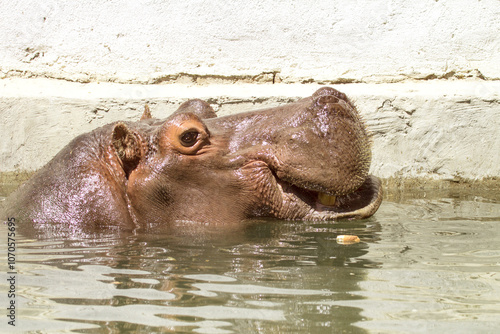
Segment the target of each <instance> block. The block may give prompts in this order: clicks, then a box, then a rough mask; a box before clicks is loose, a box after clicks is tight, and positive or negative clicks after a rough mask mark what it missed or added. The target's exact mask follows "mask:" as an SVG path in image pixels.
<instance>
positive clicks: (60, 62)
mask: <svg viewBox="0 0 500 334" xmlns="http://www.w3.org/2000/svg"><path fill="white" fill-rule="evenodd" d="M0 27H1V31H2V34H1V36H0V75H1V76H3V77H9V76H33V75H34V76H46V77H53V78H63V79H67V80H75V81H89V80H101V81H115V82H125V83H129V82H140V83H155V82H164V81H168V82H172V81H173V82H179V81H180V82H185V81H193V80H194V81H197V80H201V81H202V82H203V81H204V80H205V81H206V79H209V82H210V81H212V80H225V81H228V82H234V81H238V80H243V81H256V82H272V81H273V80H274V81H276V79H277V80H280V81H284V82H310V81H314V82H316V81H321V82H324V83H339V82H387V81H400V80H404V79H406V78H417V79H429V78H449V77H460V78H461V77H470V76H474V77H482V78H487V79H498V78H500V41H499V39H498V31H499V30H500V4H499V2H498V0H482V1H471V0H440V1H436V0H422V1H410V0H371V1H340V0H333V1H275V0H273V1H271V0H256V1H244V2H243V1H233V2H226V1H201V0H192V1H145V0H138V1H124V0H107V1H95V2H81V1H55V0H48V1H35V0H22V1H11V2H9V1H2V2H0Z"/></svg>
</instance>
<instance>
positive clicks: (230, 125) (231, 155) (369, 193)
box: [112, 88, 382, 226]
mask: <svg viewBox="0 0 500 334" xmlns="http://www.w3.org/2000/svg"><path fill="white" fill-rule="evenodd" d="M140 123H142V125H141V127H140V128H139V127H134V126H132V125H130V124H129V125H126V124H125V123H118V124H116V125H115V126H114V129H113V132H112V146H113V147H114V149H115V152H116V156H117V157H118V158H119V162H120V166H121V168H123V171H124V175H125V177H126V179H127V181H126V198H127V201H128V208H129V210H130V214H131V216H132V217H133V220H134V221H135V222H136V223H143V222H145V223H147V224H152V225H153V226H156V225H158V224H165V223H169V222H179V221H180V222H199V223H204V224H215V225H218V224H228V223H230V222H237V221H241V220H243V219H246V218H252V217H275V218H279V219H304V220H333V219H337V218H363V217H369V216H371V215H372V214H373V213H374V212H375V211H376V210H377V209H378V207H379V205H380V203H381V200H382V188H381V185H380V181H379V179H378V178H376V177H374V176H371V175H369V174H368V171H369V167H370V161H371V150H370V138H369V135H368V134H367V131H366V128H365V125H364V123H363V122H362V120H361V119H360V116H359V114H358V112H357V110H356V108H355V107H354V105H353V104H352V103H351V102H350V101H349V99H348V98H347V97H346V96H345V95H344V94H342V93H340V92H338V91H337V90H335V89H332V88H322V89H320V90H318V91H316V92H315V93H314V94H313V95H312V96H311V97H309V98H305V99H302V100H300V101H298V102H296V103H292V104H287V105H284V106H281V107H276V108H271V109H265V110H258V111H254V112H248V113H242V114H237V115H231V116H226V117H220V118H217V117H215V113H214V111H213V110H212V109H211V107H210V106H209V105H208V104H207V103H206V102H203V101H201V100H191V101H188V102H186V103H184V104H183V105H182V106H181V107H180V108H179V110H178V111H177V112H175V113H174V114H173V115H172V116H170V117H169V118H167V119H166V120H163V121H158V120H153V119H146V120H142V121H141V122H140Z"/></svg>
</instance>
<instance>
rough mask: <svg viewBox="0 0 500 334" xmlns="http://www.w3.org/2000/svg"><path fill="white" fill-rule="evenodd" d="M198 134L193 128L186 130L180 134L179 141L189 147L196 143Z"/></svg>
mask: <svg viewBox="0 0 500 334" xmlns="http://www.w3.org/2000/svg"><path fill="white" fill-rule="evenodd" d="M198 134H199V133H198V131H196V130H193V129H191V130H188V131H186V132H184V133H183V134H181V136H180V137H179V139H180V141H181V144H182V146H184V147H190V146H193V145H194V144H196V142H197V141H198Z"/></svg>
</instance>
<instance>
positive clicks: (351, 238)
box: [337, 235, 360, 245]
mask: <svg viewBox="0 0 500 334" xmlns="http://www.w3.org/2000/svg"><path fill="white" fill-rule="evenodd" d="M357 242H360V240H359V237H358V236H357V235H337V243H339V244H342V245H349V244H355V243H357Z"/></svg>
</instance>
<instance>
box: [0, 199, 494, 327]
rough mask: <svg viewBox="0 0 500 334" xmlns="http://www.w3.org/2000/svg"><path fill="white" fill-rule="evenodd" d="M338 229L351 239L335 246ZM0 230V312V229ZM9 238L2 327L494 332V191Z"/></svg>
mask: <svg viewBox="0 0 500 334" xmlns="http://www.w3.org/2000/svg"><path fill="white" fill-rule="evenodd" d="M198 232H199V231H198ZM339 234H355V235H357V236H359V237H360V239H361V242H360V243H358V244H352V245H342V244H338V243H337V242H336V236H337V235H339ZM0 235H1V236H2V242H0V253H1V254H2V257H1V258H0V261H1V263H0V270H1V275H2V276H1V277H0V279H1V281H0V288H1V291H0V306H1V308H3V309H5V308H6V307H7V306H8V302H9V299H8V298H7V290H8V289H9V287H8V285H7V283H6V279H7V278H8V277H6V276H7V272H8V268H7V258H6V254H7V244H6V242H5V241H4V239H6V237H3V236H6V235H7V226H6V225H5V224H2V225H1V226H0ZM16 242H17V249H16V270H17V282H16V298H15V302H16V306H17V309H16V312H17V313H16V327H15V328H13V327H12V326H8V324H7V321H8V318H6V317H5V316H3V317H2V318H0V319H3V320H0V332H2V333H8V332H14V333H15V332H29V331H32V332H37V331H39V332H43V333H56V332H57V333H64V332H72V331H73V332H80V333H119V332H127V333H162V332H194V333H299V332H300V333H342V332H346V333H387V332H390V333H436V332H442V333H450V332H451V333H495V332H497V331H498V328H499V327H500V270H499V269H500V198H499V195H498V194H496V193H482V194H480V195H478V194H474V193H473V192H472V193H471V192H470V191H469V192H468V193H467V194H465V193H433V194H429V193H424V192H421V193H418V194H415V195H412V196H408V195H407V194H405V196H394V194H392V195H391V194H390V195H389V196H388V198H387V199H386V200H385V201H384V202H383V204H382V206H381V207H380V209H379V211H378V212H377V213H376V214H375V216H373V217H372V218H370V219H367V220H363V221H340V222H335V223H311V222H283V221H264V222H260V223H256V224H255V225H254V226H252V227H249V228H246V229H244V230H242V231H238V232H232V233H227V234H224V233H221V234H220V235H210V236H206V235H200V234H198V235H196V234H193V233H185V234H182V233H181V234H179V235H176V236H168V235H130V234H129V235H120V236H113V235H102V236H100V237H99V238H96V237H86V238H83V239H82V238H80V239H77V238H76V237H75V239H73V240H59V239H56V238H53V239H49V240H43V241H42V240H36V239H35V238H31V239H27V238H23V237H19V238H18V239H17V241H16ZM4 254H5V255H4Z"/></svg>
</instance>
